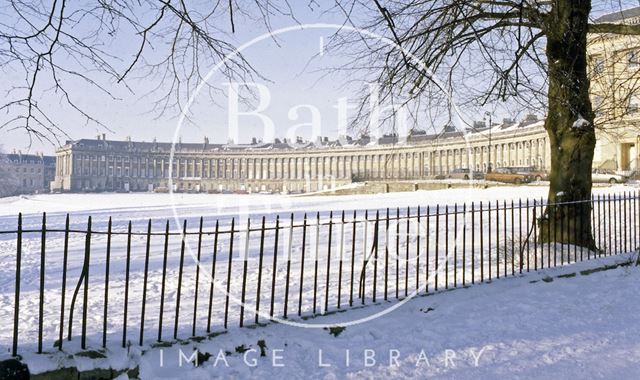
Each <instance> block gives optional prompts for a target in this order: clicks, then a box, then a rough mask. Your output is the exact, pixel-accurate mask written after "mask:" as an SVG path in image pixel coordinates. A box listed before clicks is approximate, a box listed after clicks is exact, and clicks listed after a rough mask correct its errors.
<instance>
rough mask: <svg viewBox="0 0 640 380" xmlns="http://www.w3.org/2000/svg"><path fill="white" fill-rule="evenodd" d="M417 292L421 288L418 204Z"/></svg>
mask: <svg viewBox="0 0 640 380" xmlns="http://www.w3.org/2000/svg"><path fill="white" fill-rule="evenodd" d="M416 225H417V228H416V230H417V231H416V292H417V291H418V290H419V289H420V206H418V223H417V224H416Z"/></svg>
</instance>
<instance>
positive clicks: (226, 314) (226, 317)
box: [224, 218, 236, 329]
mask: <svg viewBox="0 0 640 380" xmlns="http://www.w3.org/2000/svg"><path fill="white" fill-rule="evenodd" d="M235 225H236V218H231V232H230V236H229V263H228V266H227V295H226V299H225V302H224V328H225V329H227V326H228V322H229V293H230V292H231V264H232V263H233V234H234V232H235Z"/></svg>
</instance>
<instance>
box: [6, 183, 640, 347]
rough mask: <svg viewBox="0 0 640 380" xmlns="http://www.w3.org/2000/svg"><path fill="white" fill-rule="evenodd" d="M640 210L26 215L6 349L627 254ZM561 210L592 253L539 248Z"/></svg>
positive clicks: (601, 200)
mask: <svg viewBox="0 0 640 380" xmlns="http://www.w3.org/2000/svg"><path fill="white" fill-rule="evenodd" d="M638 199H639V196H638V193H636V192H625V193H621V194H609V195H597V196H594V197H593V198H592V199H591V200H588V201H583V202H571V203H556V204H546V203H545V202H544V201H543V200H542V199H526V200H517V201H513V200H510V201H502V202H499V201H493V202H471V203H464V204H453V205H436V206H427V207H408V208H402V209H400V208H395V209H388V208H384V209H376V210H352V211H339V212H332V211H329V212H315V213H302V214H301V213H291V214H286V215H282V214H281V215H273V216H270V217H267V216H266V215H265V216H261V217H256V216H250V217H248V218H243V219H242V220H240V219H239V218H238V217H221V218H218V219H216V220H206V219H205V218H202V217H200V218H196V219H193V218H191V219H185V220H181V221H180V224H181V228H180V230H173V229H172V228H171V225H172V221H170V220H162V221H153V220H148V221H146V223H144V226H143V227H142V226H141V227H142V228H137V226H136V228H135V229H134V223H133V222H131V221H128V222H125V223H117V222H114V221H112V220H111V218H108V220H102V221H96V220H92V217H91V216H89V217H88V220H87V221H86V224H85V227H84V228H83V227H81V222H78V221H73V223H72V217H71V216H70V215H68V214H67V215H66V216H63V223H62V224H63V227H55V228H54V227H53V226H52V225H51V223H50V220H48V217H47V215H46V214H43V215H42V216H41V219H38V220H37V221H35V220H34V219H33V217H30V218H29V222H28V223H26V222H25V220H26V217H23V216H22V215H19V216H18V218H17V229H15V230H11V231H0V242H2V243H3V244H5V245H4V246H3V247H5V248H3V249H6V248H7V247H11V251H12V252H15V255H13V253H11V254H7V255H5V257H11V258H12V260H10V261H13V262H14V265H15V267H14V268H15V283H13V281H9V282H11V283H12V284H9V282H6V281H5V282H2V284H4V285H2V288H1V290H2V291H1V292H0V293H4V295H5V296H6V297H5V298H4V299H6V300H11V299H13V305H12V308H11V306H8V305H6V306H8V307H7V308H3V309H5V310H11V309H12V311H13V313H12V315H5V316H4V318H9V319H11V320H12V325H13V329H12V331H11V332H6V333H5V335H2V336H0V339H2V341H3V344H7V345H8V344H9V342H10V343H11V353H12V354H13V355H17V353H18V346H19V344H21V347H22V346H24V347H23V348H21V349H26V350H37V352H38V353H41V352H43V351H45V344H46V347H52V346H53V345H55V346H56V347H57V348H58V349H60V350H61V349H62V348H63V347H64V346H65V344H67V343H65V340H67V341H70V340H72V338H73V337H77V336H78V335H79V338H80V345H81V347H82V348H83V349H84V348H86V347H87V346H99V345H102V346H103V347H106V346H107V344H108V343H109V344H111V343H113V344H118V345H122V346H123V347H124V346H127V345H129V344H140V345H144V344H149V343H153V342H156V341H165V340H176V339H181V338H188V337H196V336H205V335H207V334H211V333H212V332H214V331H216V330H220V329H222V330H226V329H228V328H229V327H230V326H231V325H232V324H233V325H236V324H237V325H239V326H240V327H242V326H245V325H247V324H258V323H261V322H267V321H269V320H274V319H276V320H277V319H300V320H301V319H303V318H305V317H307V316H314V315H318V314H324V313H327V312H330V311H333V310H338V309H343V308H348V307H352V306H354V305H357V304H361V305H364V304H367V303H376V302H379V301H380V300H385V301H388V300H398V299H403V298H405V297H409V296H411V295H414V294H416V293H425V292H434V291H438V290H441V289H449V288H452V287H454V288H455V287H459V286H467V285H470V284H474V283H477V282H486V281H491V280H493V279H494V278H500V277H506V276H514V275H518V274H521V273H523V272H528V271H531V270H534V271H535V270H538V269H543V268H549V267H555V266H558V265H565V264H568V263H573V262H576V261H582V260H585V259H586V260H588V259H591V258H595V257H600V256H603V255H613V254H618V253H621V252H628V251H632V250H636V248H637V247H638V239H639V236H638V233H639V231H638V229H639V228H640V223H639V222H638V215H639V214H640V203H639V202H638ZM560 208H564V210H565V211H570V212H571V211H572V212H577V211H581V210H584V208H590V209H591V212H590V215H591V220H590V222H591V226H592V232H593V236H594V240H595V243H596V245H597V247H598V250H595V251H594V250H590V249H587V248H585V247H580V246H576V245H567V244H556V243H545V242H541V241H540V236H541V234H544V232H545V231H541V230H540V226H539V225H538V223H534V221H536V220H538V219H539V218H540V217H541V216H542V215H544V213H545V210H547V209H548V210H551V211H557V210H559V209H560ZM587 214H588V213H587ZM57 219H58V222H59V221H60V218H59V217H58V218H57ZM561 223H562V222H561ZM581 223H587V221H586V220H581V219H578V220H576V221H575V223H573V224H572V225H569V224H568V225H567V226H563V225H560V228H559V233H560V234H564V233H567V234H568V233H569V232H571V231H570V229H574V232H577V231H580V228H581ZM557 233H558V229H555V230H554V231H553V232H552V231H547V236H552V237H554V234H555V237H557ZM6 265H10V264H9V263H6ZM10 288H11V289H10ZM9 302H10V301H9ZM36 308H37V315H36V312H35V310H36ZM76 324H79V327H80V331H79V332H77V331H75V328H76ZM7 330H8V329H7Z"/></svg>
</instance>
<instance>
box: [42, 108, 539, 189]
mask: <svg viewBox="0 0 640 380" xmlns="http://www.w3.org/2000/svg"><path fill="white" fill-rule="evenodd" d="M542 124H543V123H542V121H537V119H536V120H533V119H532V118H531V117H529V118H528V119H526V120H524V121H523V122H520V123H508V124H505V125H502V124H495V125H494V126H492V128H491V133H490V136H491V140H490V142H491V146H489V140H488V138H487V137H488V136H489V133H488V132H489V129H488V128H485V129H484V130H481V131H480V130H478V131H470V132H467V133H463V132H460V131H457V130H455V128H453V127H451V126H448V127H447V128H445V129H443V130H442V131H441V133H438V134H426V133H417V132H416V133H410V134H409V135H408V136H404V137H402V136H397V135H386V136H382V137H380V138H377V139H376V138H373V137H371V136H366V135H364V136H362V137H360V138H358V139H353V138H343V139H338V140H335V141H330V140H329V139H328V138H326V137H325V138H318V139H317V140H316V142H315V143H311V142H305V141H302V139H299V138H298V139H296V141H295V143H294V142H286V141H285V140H275V141H274V142H268V143H265V142H260V141H258V140H257V139H254V140H253V141H252V143H251V144H235V143H228V144H211V143H209V141H208V140H207V139H205V140H204V142H203V143H182V142H178V143H176V144H175V147H174V155H173V160H171V150H172V145H171V144H170V143H160V142H155V141H154V142H135V141H131V140H130V139H127V140H126V141H112V140H106V139H105V138H104V135H103V136H102V138H98V139H82V140H77V141H67V143H66V144H65V145H64V146H62V147H60V148H59V149H58V150H57V151H56V155H57V167H56V177H55V181H54V183H53V185H52V187H53V190H55V191H71V192H80V191H168V190H169V188H170V187H171V186H172V187H173V188H172V189H173V190H174V191H178V192H219V191H222V192H225V191H247V192H262V191H266V192H302V191H305V192H308V191H316V190H322V189H328V188H332V187H335V186H340V185H345V184H349V183H351V182H355V181H380V180H420V179H428V178H433V177H434V176H436V175H439V174H448V173H449V172H451V171H452V170H454V169H456V168H470V169H473V170H476V171H482V172H484V171H486V169H487V165H488V162H489V159H491V167H493V168H498V167H502V166H534V167H535V168H537V169H540V170H545V169H547V168H548V167H549V148H548V146H549V144H548V140H547V133H546V131H545V130H544V128H543V127H542ZM489 149H490V150H491V153H490V154H489ZM170 178H171V181H170Z"/></svg>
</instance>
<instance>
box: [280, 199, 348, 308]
mask: <svg viewBox="0 0 640 380" xmlns="http://www.w3.org/2000/svg"><path fill="white" fill-rule="evenodd" d="M342 224H343V225H344V211H343V212H342ZM292 249H293V213H291V224H290V225H289V245H288V247H287V278H286V280H285V281H286V282H285V286H284V287H285V290H284V313H283V318H284V319H287V315H288V314H287V310H288V307H289V277H290V275H291V250H292ZM341 265H342V263H341ZM340 274H341V275H342V273H340ZM338 293H340V290H339V289H338ZM339 302H340V298H339V297H338V307H339V306H340V305H339Z"/></svg>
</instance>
